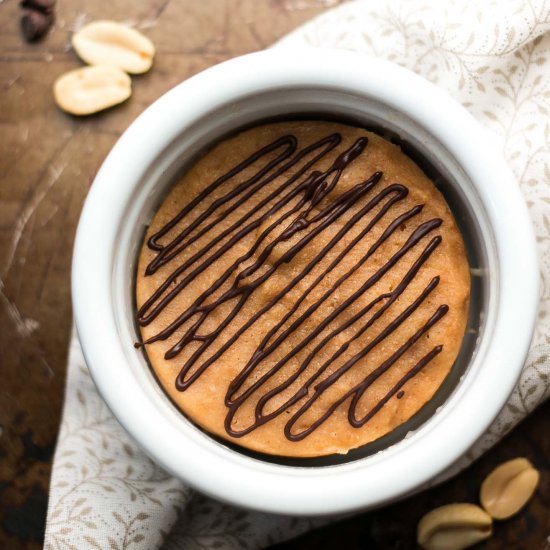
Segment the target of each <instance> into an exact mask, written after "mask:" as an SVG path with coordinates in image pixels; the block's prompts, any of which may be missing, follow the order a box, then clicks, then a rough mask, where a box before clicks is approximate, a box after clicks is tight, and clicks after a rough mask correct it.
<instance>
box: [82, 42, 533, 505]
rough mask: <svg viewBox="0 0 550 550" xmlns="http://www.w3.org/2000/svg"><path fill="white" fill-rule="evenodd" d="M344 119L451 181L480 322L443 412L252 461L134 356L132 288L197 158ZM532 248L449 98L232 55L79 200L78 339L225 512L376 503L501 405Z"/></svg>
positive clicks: (458, 446) (114, 396) (433, 463)
mask: <svg viewBox="0 0 550 550" xmlns="http://www.w3.org/2000/svg"><path fill="white" fill-rule="evenodd" d="M300 113H301V114H303V115H305V114H310V115H317V116H319V117H323V116H331V117H334V116H336V117H346V118H352V119H354V120H357V121H360V122H364V123H365V124H369V125H375V126H378V127H382V128H387V129H388V130H390V131H392V132H395V133H397V134H399V135H400V136H401V137H402V138H403V139H405V140H406V141H407V142H410V143H412V144H414V147H415V148H416V149H417V150H419V151H420V152H421V153H423V154H425V155H426V156H427V157H429V158H430V160H431V162H432V163H433V164H434V165H435V166H436V167H437V168H438V169H439V170H440V171H441V172H442V173H444V174H446V178H448V179H449V181H452V182H453V183H452V187H453V189H452V192H453V193H454V194H455V195H456V196H457V197H458V198H459V201H460V202H461V203H462V204H463V206H464V205H465V208H466V210H467V216H469V219H470V222H469V227H470V229H469V231H470V232H471V233H472V235H474V237H475V239H477V245H476V246H478V248H479V250H478V252H479V258H480V265H479V266H478V267H479V269H478V270H477V272H476V273H475V275H476V276H477V275H481V276H482V278H483V292H482V295H483V298H479V299H480V300H481V299H483V303H482V304H481V306H480V308H479V309H480V310H481V327H480V331H479V335H478V338H477V342H476V343H475V349H474V351H473V353H472V354H471V358H470V359H469V365H468V367H467V369H466V370H465V372H464V374H463V376H462V378H461V380H460V381H459V383H457V384H456V387H455V388H454V389H453V391H452V392H451V394H450V395H449V396H448V397H447V399H446V400H445V402H444V404H443V405H442V406H441V407H439V408H438V409H437V411H436V412H434V414H432V415H431V416H430V417H429V419H428V420H426V421H425V422H424V423H423V424H422V425H421V426H420V427H419V428H418V429H416V430H415V431H414V432H412V433H410V434H408V436H407V437H405V438H403V439H402V440H401V441H399V442H397V443H395V444H393V445H390V446H389V447H388V448H385V449H384V450H382V451H380V452H378V453H376V454H372V455H370V456H368V457H365V458H362V459H358V460H354V461H351V462H348V463H345V464H338V465H333V466H325V467H299V466H288V465H283V464H277V463H272V462H269V461H266V460H262V459H261V458H254V457H250V456H246V455H245V454H242V453H240V452H238V451H236V450H233V449H230V448H229V447H227V446H225V445H223V444H221V443H219V442H217V441H215V440H214V439H213V438H211V437H209V436H208V435H207V434H205V433H204V432H202V431H201V430H199V429H198V428H196V427H195V426H194V425H193V424H192V423H190V422H189V421H187V420H186V419H185V417H184V416H183V415H182V414H181V413H179V412H178V411H177V409H176V408H175V407H174V406H173V405H172V404H171V402H170V401H169V399H168V398H167V397H166V395H165V394H164V393H163V391H162V390H161V388H160V387H159V386H158V384H157V383H156V381H155V379H154V378H153V376H152V374H151V372H150V370H149V368H148V366H147V363H146V361H145V359H144V357H143V354H142V352H141V351H139V350H136V349H134V346H133V343H134V342H135V341H136V338H137V337H136V329H135V324H134V300H133V281H134V277H135V273H134V271H135V262H136V255H137V251H138V248H139V247H140V245H141V239H142V236H143V232H144V228H145V226H146V225H147V223H148V222H149V220H150V218H151V216H152V214H153V212H154V210H155V207H157V206H158V204H159V202H160V201H161V199H162V197H163V195H164V193H165V192H166V189H167V186H168V185H169V184H170V182H171V181H173V178H174V176H175V174H177V172H178V171H180V170H181V167H182V166H183V165H185V164H186V163H187V162H188V161H189V160H190V159H192V158H193V157H194V156H195V155H196V154H197V153H198V152H199V151H200V150H201V149H203V148H204V147H205V146H206V145H208V144H209V143H211V142H212V141H213V140H215V139H217V138H219V137H220V136H221V135H223V134H226V133H228V132H230V131H232V130H235V129H237V128H239V127H242V126H244V125H250V124H252V123H254V122H255V121H259V120H262V119H266V118H269V117H274V116H290V115H296V114H300ZM534 243H535V241H534V236H533V232H532V227H531V223H530V220H529V217H528V213H527V210H526V207H525V204H524V201H523V199H522V196H521V194H520V192H519V190H518V187H517V185H516V183H515V181H514V179H513V177H512V176H511V174H510V172H509V170H508V169H507V168H506V166H505V164H504V162H503V160H502V157H501V155H500V152H499V151H497V150H496V147H495V146H494V145H493V142H492V138H491V136H490V135H488V134H486V133H485V132H484V130H483V129H482V128H481V127H480V126H479V125H478V124H477V123H476V122H475V120H474V119H473V118H472V117H471V116H470V115H469V114H468V113H467V112H466V111H465V110H464V109H463V108H462V107H461V106H460V105H458V104H457V103H456V102H455V101H454V100H452V99H451V98H450V97H449V96H448V95H447V94H446V93H444V92H443V91H442V90H440V89H438V88H437V87H435V86H434V85H432V84H430V83H428V82H427V81H425V80H423V79H422V78H420V77H418V76H416V75H414V74H413V73H411V72H408V71H406V70H405V69H402V68H400V67H398V66H396V65H392V64H389V63H387V62H383V61H379V60H375V59H372V58H369V57H366V56H363V55H360V54H355V53H350V52H343V51H311V52H309V51H308V52H305V51H304V52H296V51H294V52H288V51H286V50H285V51H282V53H281V52H277V51H267V52H261V53H255V54H251V55H247V56H244V57H240V58H237V59H233V60H231V61H227V62H225V63H222V64H220V65H217V66H215V67H212V68H210V69H208V70H206V71H204V72H202V73H200V74H198V75H196V76H194V77H193V78H190V79H189V80H187V81H185V82H183V83H182V84H180V85H179V86H177V87H176V88H174V89H173V90H171V91H170V92H168V93H167V94H166V95H164V96H163V97H161V98H160V99H159V100H158V101H156V102H155V103H154V104H153V105H151V107H149V108H148V109H147V110H146V111H145V112H144V113H143V114H142V115H141V116H140V117H139V118H138V119H137V120H136V121H135V122H134V123H133V124H132V125H131V126H130V128H129V129H128V130H127V131H126V132H125V133H124V135H123V136H122V137H121V138H120V140H119V141H118V143H117V144H116V145H115V147H114V148H113V150H112V151H111V153H110V154H109V156H108V157H107V159H106V160H105V163H104V164H103V166H102V168H101V170H100V171H99V173H98V174H97V177H96V179H95V181H94V184H93V186H92V188H91V191H90V193H89V195H88V198H87V200H86V204H85V206H84V210H83V212H82V216H81V219H80V224H79V227H78V232H77V237H76V244H75V250H74V260H73V272H72V293H73V305H74V315H75V319H76V325H77V329H78V334H79V337H80V341H81V344H82V348H83V351H84V355H85V357H86V361H87V363H88V366H89V369H90V372H91V374H92V376H93V379H94V381H95V383H96V385H97V387H98V389H99V391H100V392H101V395H102V396H103V398H104V399H105V401H106V402H107V404H108V405H109V407H110V408H111V410H112V411H113V413H114V414H115V416H116V417H117V418H118V420H119V421H120V423H121V424H122V425H123V426H124V427H125V428H126V430H127V431H128V432H129V433H130V434H131V435H132V436H133V437H134V438H135V440H136V441H137V442H138V443H139V444H140V445H141V446H142V448H143V449H144V450H145V452H146V453H148V454H149V455H150V456H151V457H152V458H153V459H154V460H155V461H157V462H158V463H159V464H160V465H161V466H163V467H164V468H165V469H166V470H168V471H169V472H171V473H173V474H174V475H176V476H178V477H180V478H181V479H183V480H185V481H186V482H188V483H189V484H190V485H192V486H193V487H195V488H197V489H199V490H201V491H203V492H205V493H207V494H209V495H211V496H214V497H216V498H219V499H222V500H224V501H227V502H231V503H235V504H238V505H242V506H245V507H249V508H254V509H259V510H265V511H271V512H278V513H286V514H308V515H314V514H329V513H339V512H347V511H352V510H355V509H359V508H366V507H372V506H375V505H379V504H382V503H386V502H389V501H391V500H394V499H396V498H398V497H400V496H402V495H404V494H407V493H410V492H411V491H413V490H414V489H415V488H417V487H419V486H420V485H421V484H424V483H425V482H427V481H428V480H430V479H431V478H432V477H433V476H435V475H436V474H438V473H439V472H441V471H442V470H443V469H444V468H446V467H447V466H449V465H450V464H452V463H453V462H454V461H455V460H457V459H458V458H459V457H460V456H461V455H462V454H463V453H464V452H465V451H466V450H467V449H468V448H469V447H470V446H471V445H472V444H473V443H474V442H475V441H476V439H477V438H478V437H479V436H480V435H481V434H482V433H483V431H484V430H485V429H486V428H487V427H488V426H489V424H490V423H491V421H492V420H493V419H494V418H495V416H496V415H497V413H498V412H499V410H500V409H501V408H502V406H503V405H504V403H505V401H506V399H507V397H508V395H509V394H510V392H511V390H512V388H513V386H514V384H515V382H516V380H517V378H518V376H519V373H520V370H521V367H522V365H523V362H524V360H525V357H526V354H527V350H528V347H529V343H530V340H531V336H532V331H533V328H534V321H535V317H536V307H537V296H538V283H537V272H538V270H537V260H536V252H535V244H534Z"/></svg>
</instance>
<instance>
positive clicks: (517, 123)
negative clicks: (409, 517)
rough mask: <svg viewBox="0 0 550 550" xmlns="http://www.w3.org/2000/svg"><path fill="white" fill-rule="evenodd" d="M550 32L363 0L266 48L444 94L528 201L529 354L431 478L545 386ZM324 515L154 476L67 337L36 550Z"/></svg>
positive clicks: (528, 11)
mask: <svg viewBox="0 0 550 550" xmlns="http://www.w3.org/2000/svg"><path fill="white" fill-rule="evenodd" d="M549 30H550V0H528V1H524V0H509V1H507V2H502V1H501V0H499V1H485V2H469V1H468V0H455V1H452V2H451V1H440V2H433V1H432V0H377V1H376V2H375V1H368V0H361V1H356V2H350V3H347V4H344V5H343V6H341V7H338V8H335V9H333V10H330V11H328V12H326V13H325V14H323V15H322V16H320V17H318V18H316V19H314V20H313V21H311V22H310V23H308V24H306V25H305V26H303V27H301V28H300V29H298V30H297V31H294V32H293V33H291V34H290V35H288V36H287V37H286V38H284V39H283V40H281V41H280V42H279V43H278V44H277V45H276V47H280V48H287V49H289V50H290V52H291V54H292V55H294V56H295V55H299V52H300V48H303V47H306V46H309V47H337V48H344V49H349V50H355V51H360V52H364V53H367V54H369V55H373V56H376V57H380V58H384V59H387V60H389V61H393V62H395V63H398V64H400V65H402V66H404V67H407V68H408V69H411V70H413V71H415V72H416V73H418V74H420V75H422V76H424V77H425V78H427V79H428V80H431V81H432V82H434V83H435V84H437V85H439V86H441V87H442V88H444V89H446V90H447V91H448V92H449V93H450V94H451V95H452V96H454V97H455V99H457V100H458V101H459V102H461V103H462V104H463V105H464V106H465V107H466V108H467V109H468V110H469V111H470V112H471V113H472V114H473V115H474V116H475V117H476V118H477V119H478V120H479V122H480V123H481V124H482V125H483V126H485V127H486V128H487V129H488V130H489V131H490V135H492V138H493V139H494V140H496V142H497V143H498V145H499V146H500V147H501V148H502V151H503V153H504V155H505V158H506V159H507V161H508V163H509V165H510V167H511V169H512V170H513V172H514V174H515V176H516V178H517V181H518V182H519V184H520V186H521V189H522V191H523V195H524V197H525V200H526V202H527V205H528V207H529V210H530V213H531V216H532V220H533V224H534V227H535V232H536V236H537V243H538V251H539V257H540V269H541V273H540V276H541V297H540V311H539V318H538V323H537V327H536V332H535V336H534V339H533V343H532V346H531V350H530V352H529V356H528V359H527V362H526V364H525V366H524V368H523V371H522V374H521V377H520V380H519V381H518V384H517V386H516V388H515V389H514V392H513V394H512V395H511V397H510V399H509V400H508V402H507V404H506V406H505V407H504V409H503V410H502V411H501V413H500V414H499V416H498V418H497V419H496V420H495V422H494V423H493V425H492V426H491V427H490V428H489V429H488V431H487V432H486V433H485V434H484V435H483V437H482V438H481V439H480V440H479V441H478V442H477V443H476V444H475V445H474V447H473V448H472V449H470V451H469V452H468V453H467V454H466V455H465V456H464V457H462V459H461V460H460V461H459V462H458V463H457V464H455V465H453V467H452V468H450V469H449V470H448V471H446V472H445V473H444V474H443V475H442V476H440V477H439V478H438V479H437V480H435V481H434V482H432V483H435V482H437V481H441V480H442V479H444V478H447V477H449V476H451V475H454V474H455V473H457V472H458V471H460V470H461V469H463V468H464V467H466V466H467V465H468V464H470V463H471V462H472V461H473V460H475V458H477V457H478V456H480V454H482V453H483V452H484V451H486V450H487V449H488V448H490V447H491V446H492V445H493V444H494V443H495V442H496V441H498V440H499V439H500V438H501V437H503V436H504V435H505V434H506V433H507V432H508V431H509V430H510V429H512V428H513V427H514V426H515V425H516V424H517V423H518V422H519V421H520V420H522V419H523V418H525V416H527V415H528V414H529V413H530V412H531V411H532V410H533V409H534V408H535V407H536V406H537V405H538V404H540V403H541V402H542V401H544V400H545V399H546V398H547V397H548V396H549V395H550V316H549V313H550V117H549V114H550V76H549V75H550V33H548V31H549ZM357 70H361V68H360V67H358V69H357ZM375 77H376V76H375V75H373V78H375ZM510 223H513V220H510ZM518 262H521V258H518ZM324 522H326V520H321V519H307V518H292V517H284V516H275V515H271V514H262V513H257V512H248V511H245V510H239V509H237V508H234V507H231V506H227V505H224V504H221V503H219V502H217V501H215V500H212V499H210V498H208V497H205V496H203V495H201V494H199V493H197V492H195V491H193V490H191V489H190V488H188V487H186V486H185V485H184V484H183V483H182V482H181V481H179V480H177V479H175V478H173V477H171V476H170V475H168V474H166V473H165V472H164V471H162V470H161V469H160V468H159V467H158V466H157V465H155V464H154V463H153V462H152V461H151V460H149V459H148V458H147V457H146V456H145V455H144V454H143V453H142V452H141V450H140V449H139V448H138V447H137V445H136V444H135V443H134V442H133V441H132V439H131V438H130V437H129V436H128V434H127V433H126V432H125V431H124V430H123V429H122V428H121V426H120V425H119V424H118V423H117V421H116V420H115V419H114V418H113V416H112V415H111V413H110V411H109V409H108V408H107V406H106V405H105V403H104V402H103V401H102V399H101V398H100V397H99V395H98V393H97V391H96V389H95V386H94V385H93V382H92V380H91V378H90V376H89V374H88V370H87V368H86V365H85V363H84V359H83V357H82V352H81V350H80V346H79V344H78V340H77V337H76V335H75V334H73V336H72V339H71V349H70V353H69V365H68V376H67V388H66V397H65V406H64V410H63V417H62V424H61V428H60V432H59V438H58V442H57V449H56V453H55V457H54V464H53V471H52V479H51V487H50V501H49V507H48V517H47V525H46V537H45V548H46V549H50V550H54V549H55V550H56V549H58V548H75V549H78V550H83V549H88V548H90V549H91V548H101V549H111V550H125V549H127V548H130V549H136V550H140V549H158V548H163V549H165V550H180V549H185V550H194V549H209V548H216V549H220V548H222V549H241V548H244V549H256V548H264V547H266V546H268V545H270V544H274V543H276V542H280V541H282V540H284V539H288V538H291V537H294V536H297V535H299V534H301V533H303V532H305V531H307V530H308V529H311V528H314V527H316V526H319V525H321V524H322V523H324Z"/></svg>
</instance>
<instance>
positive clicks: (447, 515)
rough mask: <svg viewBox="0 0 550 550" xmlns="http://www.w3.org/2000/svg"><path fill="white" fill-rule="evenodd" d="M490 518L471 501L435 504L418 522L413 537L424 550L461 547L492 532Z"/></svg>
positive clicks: (485, 537) (455, 549) (456, 549)
mask: <svg viewBox="0 0 550 550" xmlns="http://www.w3.org/2000/svg"><path fill="white" fill-rule="evenodd" d="M492 524H493V522H492V519H491V516H489V514H487V513H486V512H485V511H484V510H482V509H481V508H480V507H479V506H476V505H475V504H467V503H455V504H447V505H445V506H440V507H439V508H435V509H434V510H432V511H431V512H428V513H427V514H426V515H425V516H424V517H423V518H422V519H421V520H420V522H419V523H418V528H417V541H418V544H419V545H420V546H421V547H422V548H424V549H425V550H461V549H462V548H468V547H469V546H472V545H474V544H477V543H478V542H480V541H482V540H485V539H487V538H489V537H490V536H491V535H492V532H493V530H492Z"/></svg>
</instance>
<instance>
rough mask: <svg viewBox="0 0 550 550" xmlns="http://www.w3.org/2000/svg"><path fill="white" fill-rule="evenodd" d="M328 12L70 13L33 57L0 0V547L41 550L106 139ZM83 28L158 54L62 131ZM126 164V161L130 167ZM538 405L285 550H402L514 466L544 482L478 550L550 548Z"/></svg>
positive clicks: (133, 8)
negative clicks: (510, 428)
mask: <svg viewBox="0 0 550 550" xmlns="http://www.w3.org/2000/svg"><path fill="white" fill-rule="evenodd" d="M339 2H340V0H143V1H140V2H135V1H131V0H93V1H90V0H71V1H59V0H58V3H57V7H56V22H55V25H54V27H53V28H52V30H51V32H50V33H49V34H48V36H46V38H45V39H44V40H43V41H41V42H40V43H38V44H32V45H31V44H27V43H25V42H24V41H23V39H22V36H21V33H20V29H19V17H20V8H19V6H18V2H17V1H16V0H0V374H1V379H2V383H1V385H0V548H6V549H19V548H25V549H27V548H28V549H36V548H41V546H42V544H41V542H42V539H43V530H44V521H45V513H46V505H47V491H48V482H49V473H50V467H51V460H52V456H53V451H54V447H55V438H56V433H57V429H58V424H59V418H60V412H61V406H62V399H63V387H64V381H65V368H66V365H65V362H66V354H67V344H68V339H69V334H70V327H71V304H70V289H69V280H70V261H71V251H72V245H73V239H74V233H75V228H76V224H77V221H78V216H79V213H80V210H81V207H82V204H83V201H84V198H85V196H86V193H87V191H88V189H89V186H90V184H91V181H92V180H93V177H94V174H95V173H96V171H97V169H98V168H99V166H100V164H101V162H102V161H103V159H104V157H105V156H106V154H107V152H108V151H109V149H110V148H111V147H112V145H113V143H114V142H115V141H116V139H117V137H118V136H119V135H120V134H121V133H122V132H123V131H124V129H125V128H126V127H127V126H128V125H129V123H130V122H131V121H132V120H133V119H134V118H135V117H136V116H137V115H138V114H139V113H140V112H141V111H143V109H145V108H146V107H147V106H148V105H149V104H150V103H151V102H152V101H154V100H155V99H156V98H157V97H159V96H160V95H161V94H162V93H164V92H165V91H167V90H168V89H170V88H171V87H173V86H174V85H175V84H177V83H178V82H180V81H182V80H184V79H185V78H187V77H189V76H191V75H192V74H195V73H197V72H199V71H200V70H202V69H204V68H206V67H208V66H210V65H213V64H215V63H218V62H220V61H223V60H224V59H228V58H230V57H233V56H236V55H240V54H244V53H247V52H251V51H255V50H260V49H263V48H265V47H267V46H269V45H270V44H272V43H273V42H274V41H275V40H276V39H277V38H279V37H281V36H283V35H284V34H285V33H287V32H288V31H290V30H292V29H293V28H295V27H297V26H298V25H300V24H301V23H303V22H305V21H306V20H308V19H310V18H311V17H313V16H314V15H316V14H319V13H321V12H322V11H323V10H325V9H327V8H329V7H332V6H334V5H336V4H338V3H339ZM94 19H113V20H117V21H124V22H127V23H130V24H132V25H134V26H136V27H137V28H139V29H141V30H142V31H143V32H144V33H145V34H146V35H147V36H149V37H150V38H151V39H152V40H153V42H154V43H155V45H156V47H157V57H156V59H155V65H154V68H153V70H152V71H151V72H150V73H148V74H146V75H144V76H139V77H135V78H134V79H133V88H134V93H133V96H132V98H131V99H130V100H129V101H128V102H126V103H125V104H123V105H121V106H119V107H117V108H114V109H112V110H109V111H106V112H104V113H101V114H98V115H95V116H92V117H87V118H75V117H71V116H69V115H66V114H64V113H62V112H61V111H59V110H58V109H57V108H56V106H55V104H54V102H53V96H52V84H53V82H54V80H55V79H56V78H57V77H58V76H59V75H61V74H62V73H63V72H65V71H67V70H70V69H73V68H77V67H79V66H81V63H80V61H79V60H78V59H77V57H76V55H75V54H74V52H73V51H72V50H71V48H70V37H71V34H72V32H73V31H74V29H76V28H78V27H79V26H81V25H82V24H84V23H85V22H88V21H92V20H94ZM130 160H131V159H130ZM549 414H550V405H548V404H547V405H545V406H544V407H542V408H541V409H540V410H539V411H538V412H537V413H536V414H535V415H534V416H533V417H531V418H530V419H528V420H527V421H526V422H525V423H524V424H523V426H522V427H521V428H520V429H517V430H516V431H515V432H514V433H513V434H512V435H511V436H510V437H508V438H507V439H505V440H504V441H503V442H502V443H501V444H500V445H499V446H498V447H497V448H496V449H495V450H493V451H491V452H490V453H489V454H488V455H487V456H486V457H484V458H483V459H482V460H481V461H480V462H479V463H478V464H476V465H474V466H473V467H472V468H470V469H469V470H468V471H466V472H464V473H463V474H462V475H461V476H459V477H458V478H457V479H455V480H453V481H451V482H448V483H447V484H445V485H444V486H442V487H440V488H437V489H434V490H431V491H429V492H427V493H425V494H423V495H421V496H419V497H415V498H413V499H409V500H408V501H405V502H403V503H399V504H396V505H393V506H391V507H388V508H385V509H383V510H380V511H377V512H372V513H367V514H363V515H360V516H357V517H355V518H353V519H349V520H346V521H345V522H343V523H339V524H336V525H332V526H330V527H327V528H325V529H324V530H322V531H318V532H315V533H311V534H308V535H306V536H304V537H302V538H300V539H298V540H297V541H294V542H290V543H287V544H284V545H281V546H279V548H280V549H281V550H282V549H283V548H286V549H297V548H305V549H307V548H310V549H313V548H315V549H318V548H319V549H320V548H333V547H337V546H339V547H341V548H350V549H355V548H382V549H385V548H395V549H398V548H399V549H405V548H414V547H415V543H414V528H415V525H416V522H417V521H418V519H419V517H420V516H421V515H422V514H423V513H424V512H425V511H427V510H428V509H429V508H430V507H433V506H435V505H439V504H444V503H447V502H451V501H457V500H462V499H468V500H472V499H474V500H475V498H476V491H477V487H478V486H479V483H480V481H481V479H482V476H483V475H484V474H485V473H487V472H488V471H490V469H491V468H492V467H493V466H494V465H496V464H497V463H498V462H499V461H501V460H503V459H507V458H510V457H514V456H518V455H522V456H527V457H528V458H530V459H531V460H532V461H533V462H534V463H535V464H536V465H537V466H538V467H539V468H540V469H541V470H542V472H543V477H542V485H541V488H540V490H539V491H538V493H537V496H536V498H535V499H534V501H533V502H532V503H531V504H530V505H529V507H528V508H527V509H526V510H525V511H524V512H523V513H522V514H521V516H520V517H518V518H516V519H515V520H513V521H511V522H508V523H506V524H502V525H499V526H497V528H496V530H495V537H494V538H493V539H492V540H491V541H490V542H488V543H486V544H485V545H484V546H483V547H484V548H487V549H489V548H490V549H500V548H507V549H516V548H517V549H526V550H531V549H541V550H542V549H544V548H547V546H545V545H547V544H548V543H547V541H546V537H547V536H548V535H550V516H549V514H550V512H549V510H550V482H549V461H550V441H549V439H550V436H549V435H548V433H549V427H548V416H549Z"/></svg>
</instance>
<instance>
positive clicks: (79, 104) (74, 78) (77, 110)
mask: <svg viewBox="0 0 550 550" xmlns="http://www.w3.org/2000/svg"><path fill="white" fill-rule="evenodd" d="M131 93H132V83H131V81H130V77H129V76H128V75H127V74H126V73H125V72H123V71H121V70H120V69H117V68H116V67H111V66H102V65H98V66H96V67H83V68H81V69H76V70H74V71H69V72H68V73H65V74H64V75H62V76H60V77H59V78H58V79H57V80H56V81H55V83H54V96H55V101H56V103H57V104H58V105H59V107H61V109H63V110H64V111H67V112H68V113H71V114H73V115H89V114H92V113H96V112H97V111H101V110H103V109H108V108H109V107H112V106H113V105H117V104H119V103H122V102H123V101H125V100H126V99H128V98H129V97H130V95H131Z"/></svg>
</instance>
